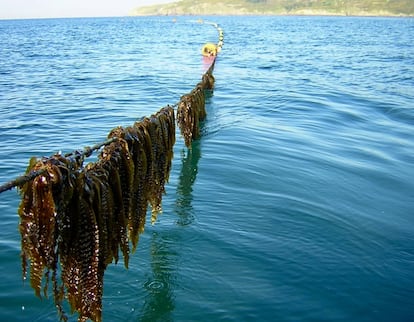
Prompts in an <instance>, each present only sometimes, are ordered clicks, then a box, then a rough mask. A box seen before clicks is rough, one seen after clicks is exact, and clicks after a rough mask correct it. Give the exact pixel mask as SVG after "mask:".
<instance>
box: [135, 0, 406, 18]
mask: <svg viewBox="0 0 414 322" xmlns="http://www.w3.org/2000/svg"><path fill="white" fill-rule="evenodd" d="M131 15H138V16H142V15H144V16H145V15H339V16H414V0H181V1H175V2H172V3H167V4H162V5H153V6H146V7H138V8H135V9H133V10H132V11H131Z"/></svg>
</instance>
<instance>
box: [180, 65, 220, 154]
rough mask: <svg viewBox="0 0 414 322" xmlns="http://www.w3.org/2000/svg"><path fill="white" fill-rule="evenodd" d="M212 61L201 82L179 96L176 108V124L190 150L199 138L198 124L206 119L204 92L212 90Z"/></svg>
mask: <svg viewBox="0 0 414 322" xmlns="http://www.w3.org/2000/svg"><path fill="white" fill-rule="evenodd" d="M214 62H215V61H214V60H213V63H212V64H211V65H210V67H209V69H208V70H207V71H206V72H205V73H204V75H203V77H202V79H201V82H199V83H198V84H197V85H196V87H195V88H194V89H193V90H192V91H191V92H190V93H189V94H186V95H183V96H181V99H180V102H179V103H178V108H177V123H178V126H179V128H180V131H181V135H182V136H183V137H184V142H185V145H186V146H187V147H188V148H190V147H191V143H192V141H193V140H196V139H198V138H199V137H200V122H201V121H203V120H204V119H205V117H206V109H205V91H206V90H212V89H213V88H214V76H213V69H214Z"/></svg>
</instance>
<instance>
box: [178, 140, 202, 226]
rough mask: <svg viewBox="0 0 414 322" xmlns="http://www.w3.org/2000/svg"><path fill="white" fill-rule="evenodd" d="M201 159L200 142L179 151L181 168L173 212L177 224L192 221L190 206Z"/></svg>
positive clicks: (192, 212) (185, 223)
mask: <svg viewBox="0 0 414 322" xmlns="http://www.w3.org/2000/svg"><path fill="white" fill-rule="evenodd" d="M200 158H201V150H200V141H195V142H193V144H192V148H191V149H186V150H184V149H183V150H182V151H181V160H182V167H181V173H180V177H179V181H178V186H177V200H176V203H175V212H176V213H177V214H178V220H177V224H178V225H180V226H185V225H189V224H191V223H192V222H193V221H194V211H193V206H192V204H191V203H192V200H193V194H192V193H193V184H194V181H195V179H196V177H197V173H198V161H199V160H200Z"/></svg>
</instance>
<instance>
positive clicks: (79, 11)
mask: <svg viewBox="0 0 414 322" xmlns="http://www.w3.org/2000/svg"><path fill="white" fill-rule="evenodd" d="M167 2H174V0H0V19H25V18H63V17H112V16H127V15H128V13H129V11H130V10H131V9H133V8H136V7H141V6H146V5H153V4H161V3H167Z"/></svg>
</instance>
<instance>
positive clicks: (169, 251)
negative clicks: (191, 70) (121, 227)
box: [139, 141, 201, 321]
mask: <svg viewBox="0 0 414 322" xmlns="http://www.w3.org/2000/svg"><path fill="white" fill-rule="evenodd" d="M200 157H201V151H200V141H195V142H193V144H192V148H191V149H183V150H182V151H181V160H182V167H181V172H180V176H179V180H178V185H177V192H176V196H177V199H176V202H175V207H174V210H175V212H176V213H177V215H178V217H179V218H178V220H177V224H178V225H179V226H186V225H189V224H191V223H192V222H193V220H194V213H193V207H192V205H191V203H192V200H193V196H192V192H193V184H194V182H195V180H196V176H197V172H198V161H199V160H200ZM178 239H179V235H177V234H175V233H174V231H169V232H154V233H153V235H152V238H151V246H150V249H151V270H152V276H150V277H149V278H148V279H147V281H146V282H145V283H144V287H145V289H146V294H147V295H146V297H145V299H144V304H143V306H142V311H141V314H140V318H139V320H140V321H173V315H172V313H173V311H174V308H175V303H174V286H175V278H176V274H175V270H176V267H178V261H179V254H178V253H177V252H176V247H177V245H179V240H178Z"/></svg>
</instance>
